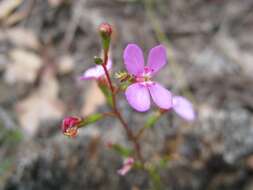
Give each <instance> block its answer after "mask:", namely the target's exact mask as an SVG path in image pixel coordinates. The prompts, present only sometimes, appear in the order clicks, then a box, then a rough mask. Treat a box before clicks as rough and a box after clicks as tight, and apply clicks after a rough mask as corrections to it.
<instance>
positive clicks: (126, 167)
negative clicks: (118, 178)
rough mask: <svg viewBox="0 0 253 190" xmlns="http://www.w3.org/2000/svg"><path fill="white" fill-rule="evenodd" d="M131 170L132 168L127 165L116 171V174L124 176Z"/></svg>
mask: <svg viewBox="0 0 253 190" xmlns="http://www.w3.org/2000/svg"><path fill="white" fill-rule="evenodd" d="M131 168H132V166H129V165H126V166H123V168H121V169H119V170H118V174H119V175H122V176H124V175H126V174H127V173H128V172H129V171H130V170H131Z"/></svg>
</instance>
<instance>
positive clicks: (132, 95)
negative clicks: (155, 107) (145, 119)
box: [125, 83, 150, 112]
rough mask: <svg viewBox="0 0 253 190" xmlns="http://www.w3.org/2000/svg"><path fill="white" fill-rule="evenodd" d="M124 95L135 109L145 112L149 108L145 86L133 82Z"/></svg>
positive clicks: (148, 98) (148, 96)
mask: <svg viewBox="0 0 253 190" xmlns="http://www.w3.org/2000/svg"><path fill="white" fill-rule="evenodd" d="M125 95H126V99H127V101H128V103H129V104H130V106H131V107H133V108H134V109H135V110H137V111H139V112H145V111H147V110H148V109H149V108H150V95H149V92H148V89H147V87H146V86H144V85H141V84H139V83H134V84H132V85H130V86H129V87H128V88H127V89H126V92H125Z"/></svg>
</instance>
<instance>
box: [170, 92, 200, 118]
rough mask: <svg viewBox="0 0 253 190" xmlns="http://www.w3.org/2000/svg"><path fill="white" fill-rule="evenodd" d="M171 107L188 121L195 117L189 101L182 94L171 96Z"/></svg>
mask: <svg viewBox="0 0 253 190" xmlns="http://www.w3.org/2000/svg"><path fill="white" fill-rule="evenodd" d="M172 108H173V110H174V111H175V112H176V113H177V114H178V115H179V116H181V117H182V118H184V119H186V120H188V121H193V120H194V119H195V112H194V109H193V106H192V104H191V102H190V101H189V100H187V99H186V98H184V97H182V96H174V97H173V99H172Z"/></svg>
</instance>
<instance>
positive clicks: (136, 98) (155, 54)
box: [124, 44, 172, 112]
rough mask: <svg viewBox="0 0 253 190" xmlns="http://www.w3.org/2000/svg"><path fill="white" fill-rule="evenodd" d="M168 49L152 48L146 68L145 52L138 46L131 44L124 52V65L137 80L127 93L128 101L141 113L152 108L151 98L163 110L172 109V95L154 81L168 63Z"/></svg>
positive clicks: (159, 46)
mask: <svg viewBox="0 0 253 190" xmlns="http://www.w3.org/2000/svg"><path fill="white" fill-rule="evenodd" d="M166 60H167V56H166V48H165V47H164V46H163V45H158V46H156V47H154V48H152V49H151V50H150V52H149V55H148V63H147V65H146V66H144V58H143V52H142V50H141V49H140V47H139V46H138V45H136V44H129V45H128V46H127V47H126V49H125V50H124V63H125V67H126V69H127V71H128V72H129V73H130V74H132V75H133V76H134V78H135V81H136V82H135V83H134V84H132V85H130V86H129V87H128V88H127V89H126V92H125V95H126V99H127V101H128V103H129V104H130V106H131V107H133V108H134V109H135V110H137V111H139V112H145V111H147V110H149V108H150V104H151V103H150V96H151V98H152V99H153V101H154V103H155V104H156V105H157V106H158V107H160V108H161V109H166V110H168V109H170V108H171V107H172V94H171V92H170V91H168V90H167V89H166V88H164V87H163V86H162V85H160V84H159V83H157V82H154V81H152V77H153V76H155V75H156V74H157V73H158V72H159V71H160V70H161V69H162V68H163V67H164V66H165V65H166V63H167V61H166Z"/></svg>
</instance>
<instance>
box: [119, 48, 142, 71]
mask: <svg viewBox="0 0 253 190" xmlns="http://www.w3.org/2000/svg"><path fill="white" fill-rule="evenodd" d="M124 63H125V67H126V69H127V71H128V72H129V73H130V74H133V75H138V74H141V73H142V72H143V70H144V58H143V53H142V50H141V49H140V47H139V46H138V45H136V44H128V45H127V47H126V48H125V50H124Z"/></svg>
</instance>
